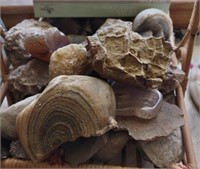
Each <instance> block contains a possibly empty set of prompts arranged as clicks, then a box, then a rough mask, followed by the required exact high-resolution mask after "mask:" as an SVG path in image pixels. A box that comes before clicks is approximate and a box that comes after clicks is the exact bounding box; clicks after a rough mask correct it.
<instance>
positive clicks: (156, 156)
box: [140, 128, 184, 168]
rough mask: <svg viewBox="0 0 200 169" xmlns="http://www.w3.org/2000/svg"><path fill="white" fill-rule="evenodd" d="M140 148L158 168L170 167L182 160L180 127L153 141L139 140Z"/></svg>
mask: <svg viewBox="0 0 200 169" xmlns="http://www.w3.org/2000/svg"><path fill="white" fill-rule="evenodd" d="M140 143H141V145H142V149H143V150H144V152H145V154H146V155H147V156H148V157H149V159H150V160H151V161H152V162H153V163H154V164H155V165H156V166H158V167H160V168H165V167H166V168H167V167H170V166H171V165H172V164H174V163H178V162H180V161H182V160H183V154H184V151H183V139H182V135H181V130H180V128H178V129H176V130H174V131H173V132H172V133H171V134H170V135H169V136H167V137H160V138H157V139H155V140H153V141H140Z"/></svg>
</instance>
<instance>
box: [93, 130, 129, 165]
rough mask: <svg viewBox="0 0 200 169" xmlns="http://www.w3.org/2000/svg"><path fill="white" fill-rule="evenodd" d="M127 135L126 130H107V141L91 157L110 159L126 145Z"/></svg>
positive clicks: (102, 160) (102, 159) (101, 159)
mask: <svg viewBox="0 0 200 169" xmlns="http://www.w3.org/2000/svg"><path fill="white" fill-rule="evenodd" d="M128 139H129V135H128V133H127V132H126V131H111V132H109V137H108V141H107V142H106V144H105V145H104V146H103V147H102V148H101V149H100V150H99V151H98V152H97V153H96V154H95V155H94V157H93V159H94V160H97V161H101V162H108V161H110V160H112V159H113V158H114V157H115V156H116V155H117V154H118V153H119V152H120V151H121V150H122V148H123V147H124V146H125V145H126V143H127V142H128Z"/></svg>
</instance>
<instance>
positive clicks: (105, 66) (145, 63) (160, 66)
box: [88, 19, 172, 88]
mask: <svg viewBox="0 0 200 169" xmlns="http://www.w3.org/2000/svg"><path fill="white" fill-rule="evenodd" d="M88 43H89V44H88V50H89V51H90V53H91V56H92V57H93V68H94V70H96V71H97V72H98V73H99V74H101V75H102V76H103V77H106V78H108V79H112V80H116V81H120V82H124V83H129V84H135V85H140V86H142V87H146V88H156V87H158V86H160V85H161V83H162V81H163V78H164V75H165V73H166V72H167V69H168V67H169V64H170V59H171V53H172V46H171V45H170V43H169V42H166V41H165V40H164V39H163V38H155V37H150V38H143V37H142V36H141V35H139V34H138V33H135V32H133V31H132V23H131V22H124V21H122V20H119V19H107V21H106V22H105V23H104V24H103V26H102V27H101V28H100V29H99V30H98V31H97V32H96V33H95V34H94V35H93V36H88Z"/></svg>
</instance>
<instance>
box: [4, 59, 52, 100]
mask: <svg viewBox="0 0 200 169" xmlns="http://www.w3.org/2000/svg"><path fill="white" fill-rule="evenodd" d="M48 76H49V75H48V64H47V63H45V62H42V61H39V60H36V59H33V60H31V61H30V62H28V63H27V64H26V65H22V66H19V67H18V68H16V69H15V70H14V71H13V72H11V73H10V74H9V78H8V80H9V84H10V86H9V89H10V91H12V93H14V94H13V95H14V97H15V99H16V101H19V100H21V99H24V98H25V97H27V96H30V95H34V94H37V93H40V92H41V91H42V90H43V89H44V88H45V86H46V85H47V84H48V82H49V77H48Z"/></svg>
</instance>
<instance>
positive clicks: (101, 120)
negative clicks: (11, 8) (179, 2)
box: [0, 10, 184, 167]
mask: <svg viewBox="0 0 200 169" xmlns="http://www.w3.org/2000/svg"><path fill="white" fill-rule="evenodd" d="M150 11H151V10H150ZM146 12H147V13H148V12H149V11H145V12H144V13H143V15H144V16H146V17H147V16H149V15H147V14H146ZM156 12H158V11H156V10H154V11H153V12H151V14H152V15H151V17H150V19H153V20H154V19H155V18H154V17H155V13H156ZM160 15H161V16H162V17H161V16H160ZM156 16H157V15H156ZM158 16H159V17H158V18H159V20H160V22H161V23H164V25H165V24H166V25H168V26H169V27H167V29H164V27H163V30H162V31H161V32H155V30H153V29H152V25H150V27H149V25H148V24H147V25H146V22H148V21H147V20H145V19H144V20H141V22H138V20H134V21H133V22H130V21H123V20H121V19H107V20H105V19H97V20H96V21H95V19H94V20H92V22H91V23H90V25H87V24H88V22H86V23H85V22H84V26H83V27H81V26H80V23H82V22H81V21H80V22H77V20H73V19H68V20H67V21H69V23H71V24H72V27H74V29H73V28H70V29H69V25H68V29H66V32H69V34H67V35H65V34H64V33H62V32H61V31H59V30H58V29H59V28H56V27H54V26H52V25H50V24H49V23H47V22H39V21H35V20H25V21H23V22H21V23H19V24H18V25H16V26H15V27H13V28H11V29H10V30H9V31H8V32H7V35H6V38H5V40H6V50H7V52H8V58H9V60H10V65H9V66H10V73H9V75H8V79H9V84H10V86H9V90H10V91H11V92H12V93H13V95H14V96H15V98H14V99H15V102H16V103H15V104H13V105H12V106H10V107H8V108H7V109H6V110H3V111H1V112H0V120H1V122H2V126H3V127H1V137H2V138H3V139H5V140H10V142H11V141H12V143H11V149H10V152H8V151H7V149H8V148H6V147H5V148H4V147H3V148H4V150H5V154H6V155H2V154H1V157H2V158H6V157H7V156H9V155H8V154H9V153H11V154H10V156H14V157H15V158H24V159H31V160H32V161H34V162H41V161H51V159H52V158H62V160H64V161H65V162H67V163H69V164H70V165H72V166H77V165H79V164H82V163H94V164H95V163H101V164H102V163H103V164H105V163H107V164H112V162H113V163H114V164H115V162H114V161H115V160H116V159H117V157H119V155H120V153H122V151H123V149H124V148H125V147H126V146H127V145H128V144H130V143H131V144H134V145H135V146H136V147H138V149H140V150H141V151H142V152H143V153H144V154H145V156H146V157H148V160H149V161H150V162H151V163H152V164H154V165H156V166H158V167H170V166H171V165H172V164H173V163H177V162H180V161H181V160H183V152H184V149H183V142H182V136H181V132H180V127H181V126H182V125H184V120H183V114H182V112H181V110H180V109H179V108H178V107H177V106H176V105H174V104H171V103H174V94H173V91H174V90H175V89H176V87H177V86H178V85H179V84H180V83H181V82H182V80H183V78H184V72H182V71H181V70H180V69H179V68H178V67H176V66H175V65H173V64H172V54H173V44H172V42H171V38H170V36H171V31H172V30H171V27H170V26H172V25H171V24H172V23H171V22H170V18H167V19H166V15H163V13H160V12H158ZM140 17H141V16H138V18H140ZM163 18H164V19H163ZM135 19H137V17H136V18H135ZM146 19H148V18H146ZM60 21H61V22H62V23H63V22H64V20H62V19H61V20H60ZM67 21H66V22H67ZM65 24H67V23H65ZM65 24H63V25H62V24H61V25H62V26H65ZM134 24H135V25H134ZM144 24H145V30H143V29H142V25H144ZM57 25H59V24H57ZM60 29H61V30H62V31H63V27H62V28H60ZM81 29H84V30H81ZM140 30H141V31H140ZM149 31H150V32H151V33H150V34H148V36H144V32H147V33H148V32H149ZM81 32H82V34H81ZM83 32H84V33H83ZM73 33H74V34H77V35H76V36H74V35H71V34H73ZM149 35H150V36H149ZM77 36H78V37H77ZM76 38H78V39H76ZM76 42H77V43H76ZM11 51H12V55H11ZM94 74H95V77H94ZM30 96H31V97H30ZM171 98H172V99H171ZM166 101H167V102H166ZM169 102H171V103H169ZM135 143H136V144H135ZM9 144H10V143H9ZM2 146H3V145H2ZM20 147H21V148H20ZM17 149H19V150H21V151H16V150H17ZM56 154H59V155H58V156H57V157H56ZM52 161H53V160H52ZM57 161H58V160H57Z"/></svg>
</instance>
